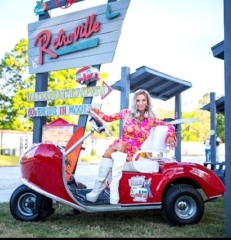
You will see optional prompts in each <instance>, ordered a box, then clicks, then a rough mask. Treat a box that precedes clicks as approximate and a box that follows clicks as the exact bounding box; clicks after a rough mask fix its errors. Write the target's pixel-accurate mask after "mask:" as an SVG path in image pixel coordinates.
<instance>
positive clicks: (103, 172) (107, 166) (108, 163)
mask: <svg viewBox="0 0 231 240" xmlns="http://www.w3.org/2000/svg"><path fill="white" fill-rule="evenodd" d="M112 164H113V160H112V159H111V158H102V159H101V163H100V167H99V173H98V177H97V179H96V181H95V186H94V188H93V190H92V191H91V192H89V193H88V194H86V199H87V201H90V202H96V201H97V199H98V197H99V195H100V193H101V192H102V191H103V190H104V189H105V188H106V185H105V183H104V182H105V180H106V178H107V175H108V173H109V171H110V170H111V167H112Z"/></svg>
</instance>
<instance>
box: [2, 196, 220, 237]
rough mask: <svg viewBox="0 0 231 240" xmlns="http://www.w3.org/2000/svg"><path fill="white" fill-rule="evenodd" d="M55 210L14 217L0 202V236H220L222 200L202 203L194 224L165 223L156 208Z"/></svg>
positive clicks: (68, 208) (57, 208)
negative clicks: (35, 218)
mask: <svg viewBox="0 0 231 240" xmlns="http://www.w3.org/2000/svg"><path fill="white" fill-rule="evenodd" d="M53 207H54V208H55V213H54V214H53V215H51V216H49V217H47V218H46V219H45V221H43V222H21V221H18V220H15V219H14V218H13V217H12V215H11V213H10V210H9V205H8V203H1V204H0V219H1V221H0V238H74V237H75V238H79V237H82V238H90V237H91V238H106V237H109V238H112V237H123V238H163V237H166V238H224V237H225V200H224V197H221V198H218V199H216V200H214V201H212V202H208V203H206V204H205V212H204V216H203V218H202V220H201V221H200V222H199V223H198V224H195V225H188V226H183V227H173V226H170V225H168V224H166V223H165V222H164V221H163V219H162V217H161V212H160V210H148V211H125V212H101V213H85V212H81V213H80V214H78V215H75V216H65V215H64V213H65V212H66V211H68V210H70V207H68V206H66V205H63V204H61V203H58V202H55V203H54V204H53Z"/></svg>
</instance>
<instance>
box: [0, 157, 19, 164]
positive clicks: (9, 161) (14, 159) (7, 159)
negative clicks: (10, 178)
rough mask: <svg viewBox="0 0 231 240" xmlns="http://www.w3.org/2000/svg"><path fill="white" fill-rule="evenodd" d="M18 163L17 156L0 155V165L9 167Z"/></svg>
mask: <svg viewBox="0 0 231 240" xmlns="http://www.w3.org/2000/svg"><path fill="white" fill-rule="evenodd" d="M18 164H19V156H6V155H0V167H11V166H17V165H18Z"/></svg>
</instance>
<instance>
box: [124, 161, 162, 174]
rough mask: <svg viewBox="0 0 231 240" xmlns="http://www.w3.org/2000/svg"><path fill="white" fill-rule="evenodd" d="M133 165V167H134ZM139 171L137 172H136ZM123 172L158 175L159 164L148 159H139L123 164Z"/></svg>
mask: <svg viewBox="0 0 231 240" xmlns="http://www.w3.org/2000/svg"><path fill="white" fill-rule="evenodd" d="M133 164H135V167H134V165H133ZM137 169H139V170H137ZM123 171H127V172H142V173H158V172H159V163H158V162H157V161H155V160H150V159H148V158H139V159H138V160H137V161H135V162H133V161H131V162H125V164H124V167H123Z"/></svg>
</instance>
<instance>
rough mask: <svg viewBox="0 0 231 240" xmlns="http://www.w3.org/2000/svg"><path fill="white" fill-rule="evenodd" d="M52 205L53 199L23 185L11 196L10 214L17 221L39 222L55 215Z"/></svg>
mask: <svg viewBox="0 0 231 240" xmlns="http://www.w3.org/2000/svg"><path fill="white" fill-rule="evenodd" d="M52 204H53V202H52V199H50V198H48V197H46V196H43V195H41V194H39V193H36V192H35V191H33V190H32V189H30V188H28V187H27V186H26V185H21V186H19V187H18V188H17V189H16V190H15V191H14V192H13V194H12V195H11V198H10V212H11V214H12V216H13V217H14V218H15V219H17V220H21V221H39V220H44V219H45V218H46V217H47V216H49V215H51V214H53V213H54V209H53V208H52Z"/></svg>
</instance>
